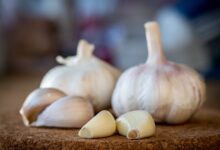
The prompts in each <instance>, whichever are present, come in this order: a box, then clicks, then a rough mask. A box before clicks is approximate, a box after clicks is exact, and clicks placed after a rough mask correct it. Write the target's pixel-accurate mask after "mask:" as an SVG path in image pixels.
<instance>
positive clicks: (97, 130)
mask: <svg viewBox="0 0 220 150" xmlns="http://www.w3.org/2000/svg"><path fill="white" fill-rule="evenodd" d="M115 131H116V122H115V118H114V117H113V116H112V114H111V113H110V112H109V111H107V110H103V111H101V112H99V113H98V114H97V115H96V116H95V117H93V118H92V119H91V120H89V121H88V122H87V123H86V124H85V125H84V126H83V127H82V128H81V129H80V130H79V133H78V135H79V136H80V137H83V138H101V137H107V136H111V135H113V134H114V133H115Z"/></svg>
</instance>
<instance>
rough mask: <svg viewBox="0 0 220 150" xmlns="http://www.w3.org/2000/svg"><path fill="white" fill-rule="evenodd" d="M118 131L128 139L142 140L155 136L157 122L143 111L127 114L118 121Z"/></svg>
mask: <svg viewBox="0 0 220 150" xmlns="http://www.w3.org/2000/svg"><path fill="white" fill-rule="evenodd" d="M116 126H117V131H118V132H119V134H121V135H124V136H126V137H127V138H128V139H140V138H145V137H149V136H152V135H154V133H155V122H154V120H153V118H152V117H151V115H150V114H149V113H148V112H146V111H143V110H136V111H131V112H127V113H125V114H123V115H121V116H120V117H119V118H118V119H117V120H116Z"/></svg>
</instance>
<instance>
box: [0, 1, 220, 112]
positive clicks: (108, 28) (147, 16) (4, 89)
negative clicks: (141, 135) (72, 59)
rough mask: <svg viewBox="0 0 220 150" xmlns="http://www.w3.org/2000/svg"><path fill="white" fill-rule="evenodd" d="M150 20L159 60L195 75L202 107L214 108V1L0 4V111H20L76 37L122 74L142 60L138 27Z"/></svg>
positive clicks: (217, 26) (217, 85)
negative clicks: (156, 27) (161, 54)
mask: <svg viewBox="0 0 220 150" xmlns="http://www.w3.org/2000/svg"><path fill="white" fill-rule="evenodd" d="M152 20H156V21H158V23H159V24H160V27H161V36H162V43H163V47H164V51H165V53H166V56H167V57H168V58H169V59H170V60H173V61H176V62H178V63H184V64H187V65H189V66H191V67H193V68H194V69H196V70H197V71H199V72H200V73H201V75H202V76H203V77H204V78H205V80H206V83H207V102H206V103H205V106H206V107H212V108H213V109H219V108H220V99H219V98H218V94H219V92H220V1H219V0H212V1H209V0H193V1H191V0H157V1H154V0H135V1H133V0H120V1H119V0H0V110H1V111H5V110H12V109H19V108H20V107H21V105H22V103H23V101H24V99H25V98H26V96H27V95H28V94H29V93H30V92H31V91H32V90H34V89H35V88H37V87H38V86H39V84H40V81H41V79H42V77H43V75H44V74H45V73H46V72H47V71H48V70H49V69H50V68H52V67H53V66H55V65H57V64H56V62H55V57H56V56H57V55H62V56H69V55H75V53H76V47H77V43H78V41H79V39H81V38H84V39H86V40H88V41H89V42H92V43H94V44H95V46H96V49H95V55H96V56H98V57H99V58H101V59H103V60H105V61H106V62H109V63H111V64H113V65H115V66H117V67H119V68H121V69H123V70H125V69H127V68H129V67H131V66H134V65H137V64H140V63H143V62H145V61H146V58H147V47H146V39H145V32H144V27H143V24H144V23H145V22H146V21H152Z"/></svg>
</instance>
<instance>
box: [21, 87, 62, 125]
mask: <svg viewBox="0 0 220 150" xmlns="http://www.w3.org/2000/svg"><path fill="white" fill-rule="evenodd" d="M65 96H66V94H65V93H63V92H62V91H59V90H57V89H54V88H39V89H36V90H34V91H33V92H31V93H30V94H29V95H28V97H27V98H26V100H25V101H24V103H23V105H22V107H21V109H20V114H21V116H22V119H23V122H24V124H25V125H26V126H29V125H30V123H32V122H33V121H35V120H36V118H37V116H38V115H39V113H41V112H42V111H43V110H44V109H45V108H46V107H47V106H48V105H50V104H51V103H53V102H55V101H57V100H58V99H60V98H62V97H65Z"/></svg>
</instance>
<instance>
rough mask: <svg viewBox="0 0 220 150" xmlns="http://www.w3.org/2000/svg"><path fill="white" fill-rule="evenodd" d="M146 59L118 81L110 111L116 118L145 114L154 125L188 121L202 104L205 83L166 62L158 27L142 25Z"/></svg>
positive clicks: (151, 24) (172, 63)
mask: <svg viewBox="0 0 220 150" xmlns="http://www.w3.org/2000/svg"><path fill="white" fill-rule="evenodd" d="M145 28H146V35H147V41H148V51H149V57H148V59H147V62H146V63H145V64H141V65H139V66H135V67H132V68H130V69H128V70H127V71H125V72H124V73H123V74H122V75H121V77H120V78H119V80H118V82H117V84H116V88H115V90H114V92H113V98H112V107H113V110H114V112H115V114H116V115H117V116H120V115H122V114H124V113H126V112H128V111H133V110H139V109H141V110H145V111H148V112H149V113H150V114H151V115H152V116H153V118H154V120H155V121H156V122H166V123H169V124H178V123H183V122H185V121H187V120H188V119H189V118H190V117H191V116H192V115H193V114H194V113H195V112H196V111H197V110H198V108H199V107H201V106H202V104H203V103H204V101H205V83H204V81H203V79H202V78H201V77H200V75H199V74H198V73H197V72H196V71H195V70H193V69H191V68H189V67H187V66H185V65H182V64H176V63H174V62H170V61H167V60H166V58H165V56H164V55H163V51H162V48H161V44H160V35H159V26H158V25H157V23H155V22H150V23H146V24H145Z"/></svg>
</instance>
